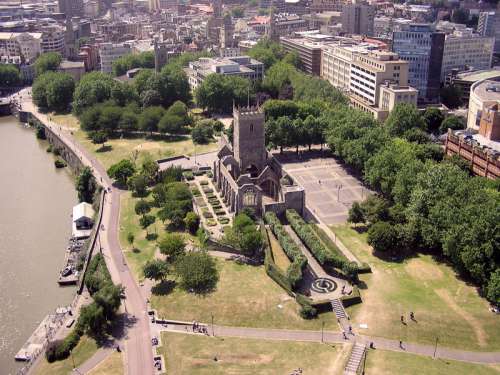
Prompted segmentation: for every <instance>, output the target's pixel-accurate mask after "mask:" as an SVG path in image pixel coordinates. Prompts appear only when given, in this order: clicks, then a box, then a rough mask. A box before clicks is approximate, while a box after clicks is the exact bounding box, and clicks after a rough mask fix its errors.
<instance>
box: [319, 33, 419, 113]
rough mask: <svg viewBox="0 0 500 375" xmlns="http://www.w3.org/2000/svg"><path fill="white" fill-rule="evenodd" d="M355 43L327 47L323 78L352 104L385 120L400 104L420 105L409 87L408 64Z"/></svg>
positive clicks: (323, 62)
mask: <svg viewBox="0 0 500 375" xmlns="http://www.w3.org/2000/svg"><path fill="white" fill-rule="evenodd" d="M371 48H374V46H369V45H359V44H355V43H352V42H351V43H342V42H341V43H337V44H334V43H332V44H330V45H325V46H324V48H323V57H322V65H321V76H322V77H323V78H324V79H327V80H328V81H329V82H330V83H331V84H332V85H333V86H335V87H337V88H338V89H340V90H341V91H343V92H344V93H345V94H346V95H348V96H349V99H350V101H351V105H352V106H353V107H355V108H358V109H360V110H362V111H365V112H369V113H371V114H372V115H373V116H374V117H375V118H376V119H377V120H381V121H383V120H385V118H387V116H388V115H389V113H390V111H392V109H393V108H394V106H395V105H396V104H398V103H403V102H404V103H411V104H416V103H417V90H416V89H414V88H413V87H410V86H408V62H406V61H404V60H401V59H400V58H399V57H398V55H397V54H395V53H393V52H387V51H381V50H374V49H373V50H370V49H371Z"/></svg>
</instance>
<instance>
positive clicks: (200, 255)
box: [174, 251, 219, 293]
mask: <svg viewBox="0 0 500 375" xmlns="http://www.w3.org/2000/svg"><path fill="white" fill-rule="evenodd" d="M174 269H175V273H176V274H177V275H178V276H179V278H180V280H181V281H180V286H181V287H182V288H183V289H185V290H187V291H194V292H196V293H206V292H209V291H211V290H213V289H214V288H215V286H216V285H217V281H218V280H219V274H218V271H217V267H216V265H215V261H214V260H213V258H212V257H211V256H210V255H208V253H206V252H204V251H191V252H188V253H186V255H184V256H183V257H180V258H178V259H177V261H176V262H175V265H174Z"/></svg>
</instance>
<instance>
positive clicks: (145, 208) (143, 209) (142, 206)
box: [134, 199, 151, 215]
mask: <svg viewBox="0 0 500 375" xmlns="http://www.w3.org/2000/svg"><path fill="white" fill-rule="evenodd" d="M134 210H135V213H136V214H137V215H145V214H147V213H148V212H149V211H151V205H150V204H149V202H148V201H147V200H145V199H140V200H138V201H137V202H136V204H135V207H134Z"/></svg>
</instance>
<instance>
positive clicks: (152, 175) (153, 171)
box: [141, 152, 160, 184]
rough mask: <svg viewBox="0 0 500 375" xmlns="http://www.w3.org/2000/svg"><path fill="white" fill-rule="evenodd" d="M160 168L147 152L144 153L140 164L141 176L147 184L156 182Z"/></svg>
mask: <svg viewBox="0 0 500 375" xmlns="http://www.w3.org/2000/svg"><path fill="white" fill-rule="evenodd" d="M159 169H160V166H159V165H158V162H157V161H156V160H155V159H153V157H152V156H151V154H150V153H149V152H146V153H144V156H143V159H142V163H141V174H142V175H143V176H145V177H146V179H147V182H148V184H151V183H153V182H154V181H156V179H157V177H158V171H159Z"/></svg>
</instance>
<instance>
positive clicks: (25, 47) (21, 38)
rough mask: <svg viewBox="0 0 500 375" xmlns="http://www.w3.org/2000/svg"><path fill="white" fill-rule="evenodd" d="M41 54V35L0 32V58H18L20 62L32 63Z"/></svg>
mask: <svg viewBox="0 0 500 375" xmlns="http://www.w3.org/2000/svg"><path fill="white" fill-rule="evenodd" d="M41 52H42V33H5V32H0V56H2V57H5V58H7V59H9V58H14V57H16V56H18V57H19V58H20V59H21V61H24V62H31V61H34V60H35V59H36V58H37V57H38V55H40V53H41Z"/></svg>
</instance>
